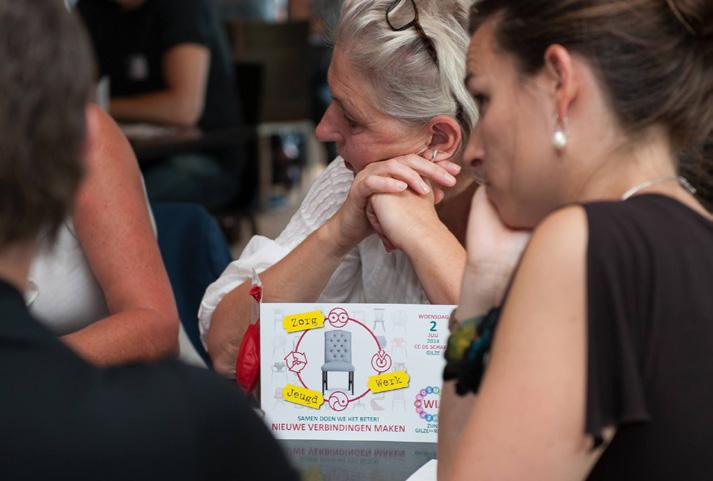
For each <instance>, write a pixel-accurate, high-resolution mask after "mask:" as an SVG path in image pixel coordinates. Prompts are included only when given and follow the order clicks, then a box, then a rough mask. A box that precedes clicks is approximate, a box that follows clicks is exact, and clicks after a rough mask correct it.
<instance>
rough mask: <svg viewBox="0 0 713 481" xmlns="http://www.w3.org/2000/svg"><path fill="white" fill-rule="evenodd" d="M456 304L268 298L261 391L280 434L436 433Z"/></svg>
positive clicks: (414, 438) (407, 436) (381, 437)
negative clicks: (294, 301) (281, 301)
mask: <svg viewBox="0 0 713 481" xmlns="http://www.w3.org/2000/svg"><path fill="white" fill-rule="evenodd" d="M453 308H454V306H434V305H420V304H419V305H409V304H339V305H337V304H267V303H265V304H262V305H261V306H260V363H261V365H260V370H261V378H260V394H261V405H262V409H263V411H264V412H265V417H266V422H267V424H268V426H269V427H270V429H271V430H272V432H273V434H274V435H275V436H277V437H278V438H281V439H313V440H350V441H401V442H422V443H435V442H436V440H437V436H438V407H439V403H440V392H441V390H440V387H441V375H442V371H443V366H444V362H445V361H444V359H443V352H444V350H445V348H446V340H447V339H448V317H449V315H450V313H451V311H452V310H453Z"/></svg>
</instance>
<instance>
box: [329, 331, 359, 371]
mask: <svg viewBox="0 0 713 481" xmlns="http://www.w3.org/2000/svg"><path fill="white" fill-rule="evenodd" d="M324 362H325V363H327V362H346V363H350V364H351V362H352V333H351V332H349V331H344V330H341V329H338V330H335V331H327V332H325V333H324Z"/></svg>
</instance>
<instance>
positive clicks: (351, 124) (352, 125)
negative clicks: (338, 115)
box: [344, 115, 359, 129]
mask: <svg viewBox="0 0 713 481" xmlns="http://www.w3.org/2000/svg"><path fill="white" fill-rule="evenodd" d="M344 120H346V122H347V125H348V126H349V127H350V128H352V129H355V128H357V127H358V126H359V123H358V122H357V121H356V120H354V119H352V118H351V117H348V116H346V115H345V116H344Z"/></svg>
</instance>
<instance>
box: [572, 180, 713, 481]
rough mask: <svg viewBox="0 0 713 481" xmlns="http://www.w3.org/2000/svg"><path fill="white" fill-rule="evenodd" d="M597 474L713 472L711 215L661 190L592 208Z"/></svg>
mask: <svg viewBox="0 0 713 481" xmlns="http://www.w3.org/2000/svg"><path fill="white" fill-rule="evenodd" d="M584 208H585V210H586V213H587V217H588V223H589V244H588V249H587V299H588V305H587V313H588V354H587V355H588V363H587V364H588V367H587V411H586V428H585V429H586V432H587V433H588V434H590V435H592V436H593V437H594V438H595V439H596V438H597V437H598V436H599V435H600V434H601V433H602V430H603V429H604V428H606V427H607V426H616V427H617V434H616V436H615V437H614V439H613V440H612V442H611V444H610V445H609V447H608V448H607V449H606V451H605V452H604V454H603V455H602V457H601V459H600V460H599V462H598V463H597V464H596V466H595V467H594V469H593V470H592V472H591V474H590V476H589V478H588V480H590V481H594V480H597V481H598V480H607V481H617V480H627V481H632V480H646V481H656V480H662V481H663V480H666V481H670V480H706V481H709V480H712V479H713V222H711V221H709V220H708V219H706V218H704V217H702V216H701V215H699V214H698V213H697V212H695V211H693V210H691V209H689V208H688V207H687V206H685V205H683V204H681V203H680V202H678V201H676V200H674V199H671V198H669V197H665V196H662V195H657V194H647V195H641V196H637V197H633V198H631V199H629V200H627V201H624V202H595V203H591V204H587V205H585V206H584Z"/></svg>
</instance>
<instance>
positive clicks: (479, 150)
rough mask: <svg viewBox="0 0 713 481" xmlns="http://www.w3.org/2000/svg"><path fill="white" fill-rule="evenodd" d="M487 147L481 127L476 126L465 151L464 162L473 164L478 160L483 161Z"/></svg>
mask: <svg viewBox="0 0 713 481" xmlns="http://www.w3.org/2000/svg"><path fill="white" fill-rule="evenodd" d="M484 154H485V149H484V146H483V142H482V139H481V135H480V129H479V128H478V127H477V126H476V127H475V128H474V129H473V131H472V132H471V133H470V139H468V145H467V146H466V148H465V152H463V163H465V164H466V165H473V164H474V163H476V162H477V161H482V160H483V156H484Z"/></svg>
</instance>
